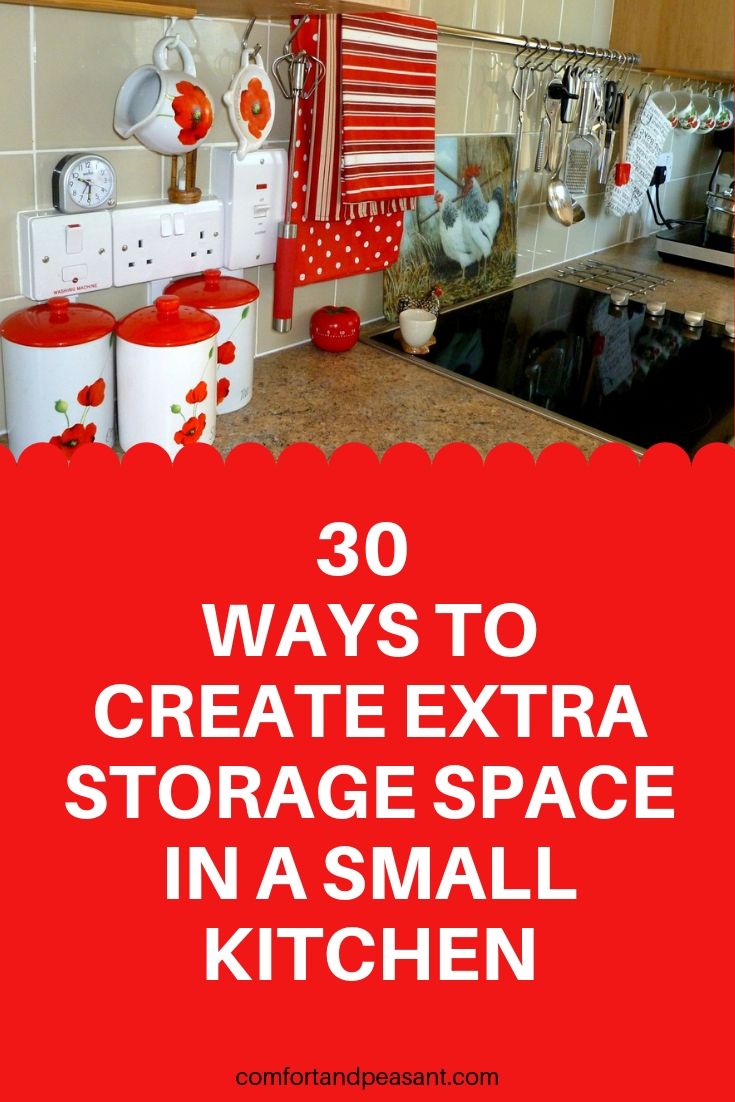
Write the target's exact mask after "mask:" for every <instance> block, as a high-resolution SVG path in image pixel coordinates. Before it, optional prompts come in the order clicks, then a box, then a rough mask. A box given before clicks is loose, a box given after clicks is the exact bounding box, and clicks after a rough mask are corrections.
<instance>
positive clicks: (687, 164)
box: [671, 131, 714, 180]
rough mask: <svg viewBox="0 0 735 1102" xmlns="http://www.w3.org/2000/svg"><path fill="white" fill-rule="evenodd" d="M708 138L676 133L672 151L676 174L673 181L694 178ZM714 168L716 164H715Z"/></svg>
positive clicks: (699, 135) (694, 134)
mask: <svg viewBox="0 0 735 1102" xmlns="http://www.w3.org/2000/svg"><path fill="white" fill-rule="evenodd" d="M706 141H707V138H705V137H703V136H702V135H701V134H697V133H696V132H695V133H693V134H692V133H691V132H690V133H688V134H687V133H686V132H684V131H682V132H678V131H675V132H674V134H673V137H672V145H671V149H672V152H673V154H674V173H673V177H672V179H674V180H680V179H681V178H682V177H683V176H694V175H695V174H696V172H697V169H698V167H699V163H700V160H701V157H702V149H703V146H704V143H705V142H706ZM713 167H714V164H713Z"/></svg>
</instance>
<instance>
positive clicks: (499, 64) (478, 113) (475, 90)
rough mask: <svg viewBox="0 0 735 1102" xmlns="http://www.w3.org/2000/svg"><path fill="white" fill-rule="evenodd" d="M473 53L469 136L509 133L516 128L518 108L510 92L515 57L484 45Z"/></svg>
mask: <svg viewBox="0 0 735 1102" xmlns="http://www.w3.org/2000/svg"><path fill="white" fill-rule="evenodd" d="M472 54H473V57H472V77H471V80H470V88H469V109H468V111H467V133H468V134H509V133H510V132H511V131H512V130H514V129H515V121H516V113H515V112H516V108H517V103H516V101H515V99H514V97H513V93H512V91H511V88H512V85H513V77H514V76H515V70H514V68H513V63H512V54H508V53H500V51H498V50H488V49H486V48H485V47H483V46H475V47H474V49H473V51H472ZM455 133H456V131H455Z"/></svg>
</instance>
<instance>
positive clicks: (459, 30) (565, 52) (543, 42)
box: [437, 24, 641, 68]
mask: <svg viewBox="0 0 735 1102" xmlns="http://www.w3.org/2000/svg"><path fill="white" fill-rule="evenodd" d="M437 31H438V32H439V34H440V35H443V36H445V37H448V38H464V39H468V40H470V41H471V42H490V43H492V44H493V45H495V46H510V47H511V48H512V49H515V50H527V49H528V50H540V49H543V50H544V51H545V53H547V55H548V56H551V55H555V56H557V57H570V58H571V57H576V58H578V59H579V60H580V61H582V60H583V59H585V58H587V59H588V60H589V61H590V62H592V61H593V60H597V61H601V62H613V63H617V64H619V65H626V66H629V67H630V68H632V67H634V66H639V65H640V63H641V58H640V54H623V53H621V52H620V51H619V50H612V49H606V48H603V47H602V46H584V45H582V44H581V43H580V44H577V43H574V42H549V40H548V39H547V38H541V39H539V38H527V37H526V36H525V35H512V34H496V33H495V31H478V30H471V29H470V28H468V27H445V26H443V25H442V24H439V26H438V27H437Z"/></svg>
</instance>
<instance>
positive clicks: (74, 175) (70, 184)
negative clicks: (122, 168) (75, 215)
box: [53, 154, 115, 211]
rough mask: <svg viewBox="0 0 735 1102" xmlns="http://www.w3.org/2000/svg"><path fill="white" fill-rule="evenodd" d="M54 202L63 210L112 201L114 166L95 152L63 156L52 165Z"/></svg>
mask: <svg viewBox="0 0 735 1102" xmlns="http://www.w3.org/2000/svg"><path fill="white" fill-rule="evenodd" d="M53 183H54V188H53V191H54V206H56V207H57V208H58V209H59V210H63V211H78V210H98V209H99V208H100V207H112V206H114V205H115V170H114V169H113V167H112V165H111V164H110V162H109V161H108V160H106V159H105V158H104V157H100V156H97V155H95V154H90V155H89V156H85V155H81V154H78V155H74V154H71V155H69V156H68V157H65V158H63V160H61V161H60V162H59V164H58V165H57V166H56V168H55V169H54V181H53Z"/></svg>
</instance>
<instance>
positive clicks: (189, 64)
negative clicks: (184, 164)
mask: <svg viewBox="0 0 735 1102" xmlns="http://www.w3.org/2000/svg"><path fill="white" fill-rule="evenodd" d="M169 50H176V51H177V52H178V54H179V56H180V58H181V63H182V65H183V69H171V68H169V65H168V51H169ZM196 75H197V74H196V68H195V66H194V60H193V58H192V56H191V51H190V50H189V48H188V46H186V45H185V43H183V42H182V41H181V39H180V38H179V36H178V35H174V36H168V37H166V38H162V39H161V40H160V41H159V42H157V43H156V46H155V49H154V50H153V64H152V65H142V66H141V67H140V68H139V69H136V70H135V72H134V73H131V74H130V76H129V77H128V78H127V80H126V81H125V83H124V84H123V86H122V87H121V89H120V91H119V92H118V94H117V100H116V101H115V117H114V120H113V126H114V128H115V130H116V131H117V133H118V134H119V135H120V137H121V138H130V137H132V136H135V137H136V138H137V139H138V141H139V142H140V143H141V145H144V146H145V147H146V149H150V150H152V152H153V153H162V154H164V155H166V156H176V155H177V154H181V153H191V152H192V150H194V149H196V148H197V147H198V146H200V145H201V143H202V142H203V141H204V139H205V138H206V136H207V134H208V133H209V129H210V127H211V125H212V123H213V121H214V108H213V106H212V99H211V96H210V95H209V93H208V92H207V91H206V89H205V88H203V87H202V85H201V83H199V82H198V81H197V79H196ZM189 78H191V79H189Z"/></svg>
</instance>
